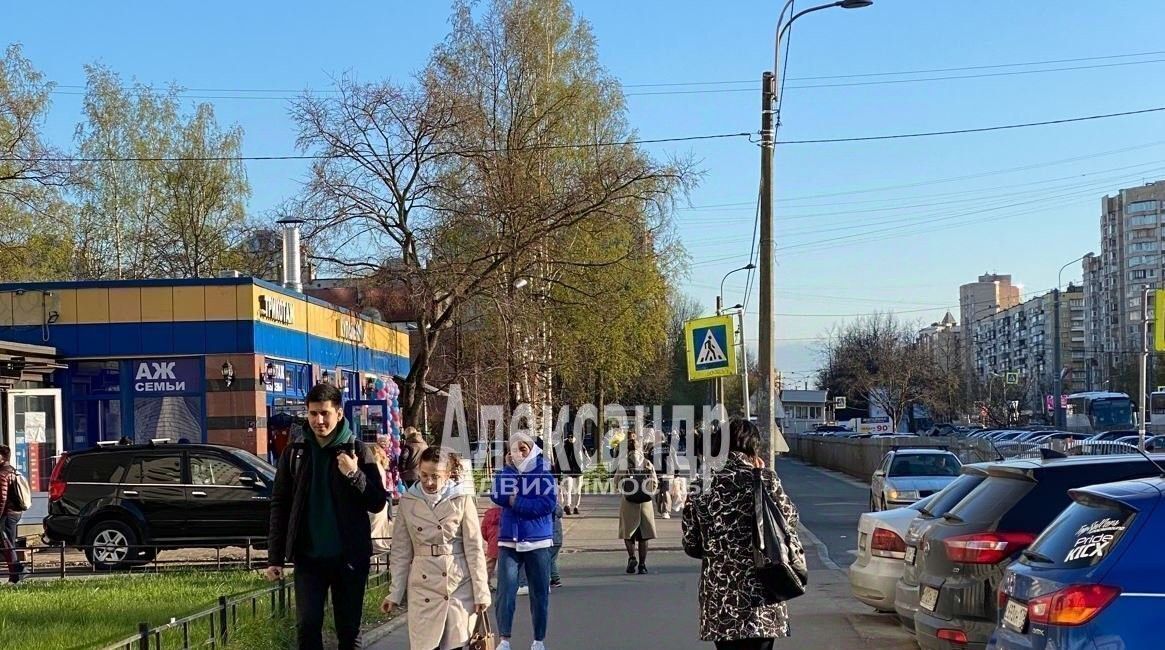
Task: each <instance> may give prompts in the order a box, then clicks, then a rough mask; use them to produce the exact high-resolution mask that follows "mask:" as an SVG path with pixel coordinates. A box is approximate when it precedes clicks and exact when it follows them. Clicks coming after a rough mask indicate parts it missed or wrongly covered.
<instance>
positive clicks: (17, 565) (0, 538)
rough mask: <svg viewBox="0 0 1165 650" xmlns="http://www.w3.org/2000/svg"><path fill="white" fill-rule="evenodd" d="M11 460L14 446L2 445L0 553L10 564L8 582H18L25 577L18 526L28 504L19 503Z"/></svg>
mask: <svg viewBox="0 0 1165 650" xmlns="http://www.w3.org/2000/svg"><path fill="white" fill-rule="evenodd" d="M11 460H12V448H11V447H9V446H8V445H0V553H3V555H4V562H5V563H6V564H7V565H8V582H11V583H12V584H16V583H18V582H20V581H21V580H22V579H24V565H23V564H22V563H21V562H20V559H19V557H18V556H17V554H16V537H17V527H18V526H19V525H20V517H21V515H22V514H23V513H24V510H25V509H26V506H27V505H28V504H23V503H17V498H16V492H17V490H18V489H20V486H19V485H18V483H17V481H18V480H19V479H18V478H17V471H16V468H15V467H13V466H12V464H11V462H10V461H11Z"/></svg>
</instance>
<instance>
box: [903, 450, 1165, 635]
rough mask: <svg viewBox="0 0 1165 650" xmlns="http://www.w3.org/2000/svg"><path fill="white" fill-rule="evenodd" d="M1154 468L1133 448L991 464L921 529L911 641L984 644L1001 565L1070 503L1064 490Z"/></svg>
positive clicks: (991, 626)
mask: <svg viewBox="0 0 1165 650" xmlns="http://www.w3.org/2000/svg"><path fill="white" fill-rule="evenodd" d="M1155 460H1157V461H1158V462H1160V461H1161V460H1165V457H1156V458H1155ZM1160 473H1161V470H1160V469H1158V468H1157V467H1155V466H1154V465H1153V464H1152V463H1150V462H1149V461H1148V460H1147V459H1146V458H1144V457H1142V456H1136V455H1126V456H1078V457H1070V458H1059V459H1051V460H1012V461H1003V462H998V463H992V464H991V465H990V466H989V467H988V468H987V478H986V479H985V480H983V482H981V483H980V484H979V486H978V487H976V488H975V489H974V490H972V491H971V492H970V494H968V495H967V496H966V497H965V498H964V499H963V500H962V501H960V502H959V503H958V504H957V505H956V506H954V507H953V508H951V510H950V511H949V512H947V513H946V514H945V515H943V516H942V519H939V520H936V521H935V523H934V524H933V525H931V526H929V527H928V528H926V529H925V530H924V531H923V532H922V536H921V540H920V543H919V545H918V553H917V558H916V564H917V565H918V566H917V569H918V573H919V580H918V582H919V592H918V594H919V596H918V601H919V606H918V610H917V612H916V613H915V615H914V630H915V633H916V641H917V642H918V645H919V646H921V647H922V648H923V649H924V650H953V649H955V648H959V649H962V648H971V649H980V650H981V649H982V648H984V647H985V646H986V644H987V641H988V640H989V638H990V636H991V633H992V632H993V631H994V630H995V623H996V618H997V616H998V604H997V600H996V598H997V596H996V592H997V591H998V589H999V584H1000V581H1001V580H1002V578H1003V575H1004V570H1005V569H1006V568H1007V566H1008V565H1009V564H1011V562H1012V561H1013V560H1014V559H1016V558H1017V557H1019V554H1020V552H1021V551H1023V550H1024V549H1026V548H1027V547H1028V546H1029V545H1031V543H1032V542H1033V541H1035V538H1036V537H1037V536H1038V535H1039V533H1040V532H1041V531H1042V530H1043V529H1044V528H1045V527H1047V525H1048V524H1049V523H1051V522H1052V520H1053V519H1055V518H1056V516H1058V515H1059V514H1060V512H1061V511H1063V510H1064V508H1066V507H1067V506H1068V505H1069V504H1071V503H1072V500H1071V498H1070V497H1069V496H1068V490H1072V489H1076V488H1082V487H1086V486H1089V485H1094V484H1098V483H1114V482H1117V481H1125V480H1128V479H1136V478H1145V477H1150V476H1156V475H1158V474H1160Z"/></svg>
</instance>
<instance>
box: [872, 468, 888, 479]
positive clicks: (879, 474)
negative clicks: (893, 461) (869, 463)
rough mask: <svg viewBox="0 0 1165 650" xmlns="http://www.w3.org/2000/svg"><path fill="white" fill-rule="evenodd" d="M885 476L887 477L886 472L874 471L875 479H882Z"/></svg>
mask: <svg viewBox="0 0 1165 650" xmlns="http://www.w3.org/2000/svg"><path fill="white" fill-rule="evenodd" d="M885 475H886V472H884V471H882V470H880V469H876V470H874V477H875V478H882V477H883V476H885Z"/></svg>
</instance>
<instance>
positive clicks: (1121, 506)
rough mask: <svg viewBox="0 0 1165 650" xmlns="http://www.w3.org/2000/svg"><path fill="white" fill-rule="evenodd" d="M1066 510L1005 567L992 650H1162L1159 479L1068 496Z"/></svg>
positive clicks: (1164, 581) (1162, 483)
mask: <svg viewBox="0 0 1165 650" xmlns="http://www.w3.org/2000/svg"><path fill="white" fill-rule="evenodd" d="M1069 494H1070V496H1071V497H1072V504H1071V505H1069V506H1068V508H1067V509H1065V510H1064V512H1063V513H1061V514H1060V516H1059V517H1058V518H1056V520H1055V521H1053V522H1052V523H1051V524H1050V525H1049V526H1048V528H1047V529H1046V530H1044V532H1043V534H1041V535H1040V537H1039V538H1038V539H1036V541H1035V542H1034V543H1033V544H1032V545H1031V547H1029V548H1028V549H1027V550H1026V551H1024V552H1023V554H1022V557H1021V559H1019V560H1017V561H1016V562H1014V563H1013V564H1012V565H1011V566H1010V567H1008V569H1007V572H1006V574H1005V575H1004V578H1003V582H1002V583H1001V586H1000V589H999V593H998V597H999V623H998V626H997V627H996V629H995V633H994V634H993V636H992V639H991V642H990V643H989V644H988V646H987V647H988V648H989V649H995V650H1021V649H1022V650H1044V649H1045V648H1047V649H1049V650H1050V649H1052V648H1056V649H1063V650H1104V649H1107V648H1114V649H1115V648H1120V649H1122V650H1136V649H1138V648H1161V647H1165V637H1163V635H1162V632H1161V620H1162V616H1163V615H1165V562H1162V561H1161V549H1162V540H1165V509H1163V508H1162V507H1161V505H1160V504H1161V501H1162V498H1163V497H1165V479H1163V478H1147V479H1138V480H1132V481H1122V482H1120V483H1107V484H1104V485H1094V486H1090V487H1087V488H1083V489H1078V490H1071V491H1070V492H1069Z"/></svg>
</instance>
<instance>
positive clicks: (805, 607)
mask: <svg viewBox="0 0 1165 650" xmlns="http://www.w3.org/2000/svg"><path fill="white" fill-rule="evenodd" d="M482 505H483V506H484V505H485V504H484V503H483V504H482ZM581 510H582V513H583V514H582V515H579V516H570V517H566V518H564V519H563V531H564V537H565V540H566V545H565V546H564V547H563V550H562V554H561V556H560V560H559V562H560V571H561V573H562V576H563V582H564V583H565V586H564V587H563V588H561V589H556V590H554V591H553V593H552V595H551V603H552V613H551V617H550V631H549V634H548V635H547V636H548V638H547V646H548V647H549V648H552V649H553V650H569V649H573V648H578V649H580V650H581V649H584V648H598V647H621V646H619V640H624V641H627V642H628V643H629V644H633V643H636V642H641V641H642V640H643V639H645V638H650V639H652V644H651V647H669V648H677V649H679V650H683V649H686V648H691V649H692V650H697V649H703V650H707V649H708V648H711V644H706V643H702V642H700V641H699V639H698V630H697V627H698V626H697V620H698V619H697V617H698V603H697V597H696V593H697V586H698V583H699V566H700V565H699V562H698V561H696V560H692V559H690V558H688V557H687V556H685V555H683V553H682V552H680V551H681V531H680V518H679V517H678V516H673V517H672V518H671V519H661V518H658V517H657V518H656V528H657V532H658V534H659V537H658V538H657V539H655V540H653V541H652V542H651V555H650V556H649V564H650V565H651V566H652V574H651V575H649V576H627V575H625V574H624V573H623V571H622V566H623V561H624V557H623V555H622V554H624V553H625V550H624V547H623V542H622V540H620V539H618V538H617V531H618V518H617V517H618V515H617V513H618V497H615V496H586V497H584V498H583V504H582V508H581ZM808 553H809V560H810V577H809V591H808V593H807V594H806V595H805V596H803V597H801V598H798V599H796V600H794V601H792V602H790V610H791V612H792V627H793V639H790V641H789V642H787V643H788V645H789V646H790V647H792V646H794V645H795V646H796V647H806V648H814V649H815V650H817V649H822V650H825V649H836V650H852V649H854V648H878V649H886V650H907V649H914V648H916V646H915V645H914V642H913V640H912V639H911V638H910V636H909V635H908V634H907V633H905V632H904V631H902V630H901V628H900V627H899V626H898V623H897V621H896V620H895V619H894V618H893V617H890V616H879V615H877V614H874V613H873V612H872V610H870V609H869V608H867V607H865V606H863V605H862V604H861V603H859V602H857V601H856V600H854V599H853V598H852V597H851V596H850V594H849V580H848V578H847V577H846V575H845V573H844V572H842V571H840V570H834V569H830V568H827V567H826V565H825V564H824V563H823V562H822V561H821V559H820V558H819V557H818V555H817V550H816V549H815V548H813V547H810V549H808ZM527 608H528V605H527V604H526V599H525V598H522V599H520V603H519V607H518V615H517V619H516V621H515V625H514V630H515V645H514V647H515V648H523V649H524V648H527V647H529V643H530V641H529V639H528V638H526V637H528V636H529V629H530V627H529V625H530V624H529V613H528V611H527ZM492 615H493V613H492V612H491V616H492ZM406 619H407V617H406V616H401V617H400V618H399V619H398V620H396V621H393V622H392V623H389V624H388V625H386V626H384V627H383V628H381V629H380V630H377V631H375V632H373V633H372V634H371V635H370V636H369V641H370V643H369V645H368V647H369V648H371V649H373V650H390V649H394V648H407V647H408V631H407V629H406V627H405V625H406V623H405V621H406ZM596 621H602V622H603V624H602V625H601V626H596V625H595V622H596ZM520 633H521V634H524V635H525V636H521V635H520ZM611 643H615V645H611Z"/></svg>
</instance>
